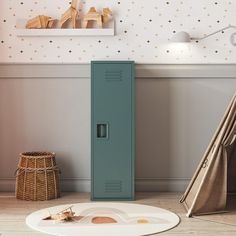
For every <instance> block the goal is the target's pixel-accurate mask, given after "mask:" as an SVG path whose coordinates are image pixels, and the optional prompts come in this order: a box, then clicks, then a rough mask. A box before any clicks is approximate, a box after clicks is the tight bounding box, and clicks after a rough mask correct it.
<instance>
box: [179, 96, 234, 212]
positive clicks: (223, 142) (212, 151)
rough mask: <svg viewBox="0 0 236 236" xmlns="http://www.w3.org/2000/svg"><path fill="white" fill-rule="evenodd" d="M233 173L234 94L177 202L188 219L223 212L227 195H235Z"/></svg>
mask: <svg viewBox="0 0 236 236" xmlns="http://www.w3.org/2000/svg"><path fill="white" fill-rule="evenodd" d="M235 173H236V95H235V96H234V97H233V99H232V101H231V103H230V104H229V106H228V108H227V110H226V112H225V115H224V117H223V119H222V121H221V123H220V125H219V127H218V129H217V131H216V133H215V134H214V137H213V139H212V140H211V142H210V145H209V146H208V148H207V150H206V152H205V154H204V156H203V158H202V160H201V162H200V164H199V166H198V168H197V170H196V172H195V174H194V176H193V178H192V180H191V182H190V184H189V186H188V187H187V189H186V191H185V193H184V195H183V196H182V198H181V200H180V202H181V203H183V204H184V206H185V207H186V209H187V211H188V213H187V216H192V215H201V214H211V213H217V212H222V211H225V209H226V202H227V193H228V192H236V174H235Z"/></svg>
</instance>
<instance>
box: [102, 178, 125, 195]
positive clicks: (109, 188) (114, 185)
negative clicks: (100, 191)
mask: <svg viewBox="0 0 236 236" xmlns="http://www.w3.org/2000/svg"><path fill="white" fill-rule="evenodd" d="M105 192H106V193H120V192H122V181H107V182H106V183H105Z"/></svg>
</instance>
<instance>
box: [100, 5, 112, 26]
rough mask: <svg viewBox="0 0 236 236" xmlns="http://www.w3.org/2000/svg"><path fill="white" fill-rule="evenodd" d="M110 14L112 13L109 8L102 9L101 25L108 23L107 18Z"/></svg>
mask: <svg viewBox="0 0 236 236" xmlns="http://www.w3.org/2000/svg"><path fill="white" fill-rule="evenodd" d="M111 14H112V11H111V9H110V8H108V7H106V8H103V14H102V23H103V24H106V23H107V22H108V21H109V18H110V16H111Z"/></svg>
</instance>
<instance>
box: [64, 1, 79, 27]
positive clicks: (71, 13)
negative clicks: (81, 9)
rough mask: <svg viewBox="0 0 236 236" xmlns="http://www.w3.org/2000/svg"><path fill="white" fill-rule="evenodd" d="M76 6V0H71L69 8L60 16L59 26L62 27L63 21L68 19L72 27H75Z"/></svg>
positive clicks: (77, 14)
mask: <svg viewBox="0 0 236 236" xmlns="http://www.w3.org/2000/svg"><path fill="white" fill-rule="evenodd" d="M76 7H77V0H72V2H71V6H70V8H69V9H68V10H67V11H66V12H65V13H64V14H62V16H61V20H60V23H61V28H62V27H63V25H64V23H66V22H67V21H68V20H71V21H72V27H73V28H74V29H75V28H76V20H77V18H78V16H79V13H78V11H77V10H76Z"/></svg>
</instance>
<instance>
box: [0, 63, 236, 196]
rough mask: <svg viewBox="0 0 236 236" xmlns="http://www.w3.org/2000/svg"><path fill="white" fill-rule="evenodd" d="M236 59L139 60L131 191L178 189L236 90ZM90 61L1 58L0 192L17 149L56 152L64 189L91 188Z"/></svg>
mask: <svg viewBox="0 0 236 236" xmlns="http://www.w3.org/2000/svg"><path fill="white" fill-rule="evenodd" d="M235 68H236V66H235V65H137V66H136V78H137V79H136V190H138V191H167V190H168V191H183V190H184V189H185V187H186V185H187V184H188V182H189V180H190V178H191V176H192V174H193V172H194V170H195V169H196V166H197V164H198V162H199V160H200V159H201V157H202V155H203V153H204V151H205V149H206V147H207V145H208V143H209V141H210V139H211V137H212V135H213V133H214V131H215V129H216V127H217V125H218V123H219V122H220V119H221V117H222V116H223V114H224V111H225V109H226V106H227V105H228V103H229V101H230V99H231V97H232V96H233V94H234V93H235V91H236V70H235ZM89 78H90V69H89V65H86V64H82V65H79V64H78V65H76V64H67V65H56V64H52V65H43V64H39V65H37V64H31V65H27V64H2V65H0V191H13V190H14V183H15V179H14V170H15V169H16V166H17V162H18V153H19V152H22V151H31V150H49V151H55V152H56V153H57V162H58V165H59V167H60V168H61V170H62V175H61V185H62V190H64V191H86V192H88V191H90V79H89Z"/></svg>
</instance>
